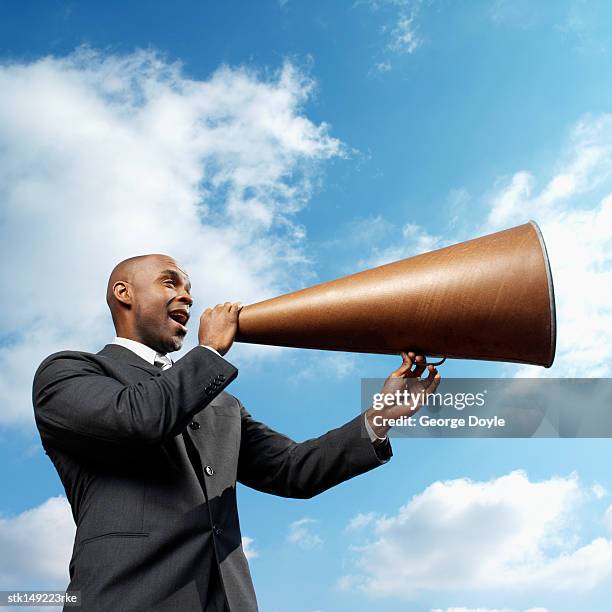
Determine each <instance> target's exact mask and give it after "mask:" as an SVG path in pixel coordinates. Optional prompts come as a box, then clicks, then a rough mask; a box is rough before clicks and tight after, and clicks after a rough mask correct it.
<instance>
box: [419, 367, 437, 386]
mask: <svg viewBox="0 0 612 612" xmlns="http://www.w3.org/2000/svg"><path fill="white" fill-rule="evenodd" d="M427 369H428V370H429V375H428V376H427V378H426V379H425V380H424V381H423V382H424V384H425V388H426V389H427V390H428V391H429V387H430V385H431V384H432V383H433V381H434V378H435V377H436V374H437V373H438V370H436V368H435V367H434V366H432V365H428V366H427Z"/></svg>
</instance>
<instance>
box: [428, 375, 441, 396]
mask: <svg viewBox="0 0 612 612" xmlns="http://www.w3.org/2000/svg"><path fill="white" fill-rule="evenodd" d="M441 380H442V377H441V376H440V374H439V373H436V375H435V376H434V379H433V382H432V383H431V385H430V386H429V387H427V393H435V392H436V389H437V388H438V385H439V384H440V381H441Z"/></svg>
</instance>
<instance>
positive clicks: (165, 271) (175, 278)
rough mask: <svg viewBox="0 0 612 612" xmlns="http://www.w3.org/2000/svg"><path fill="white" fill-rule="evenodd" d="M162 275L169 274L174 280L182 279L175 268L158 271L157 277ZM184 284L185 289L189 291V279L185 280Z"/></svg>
mask: <svg viewBox="0 0 612 612" xmlns="http://www.w3.org/2000/svg"><path fill="white" fill-rule="evenodd" d="M164 276H170V277H172V278H173V279H174V280H177V281H182V278H181V275H180V274H179V273H178V272H177V271H176V270H171V269H168V270H164V271H163V272H160V273H159V277H158V278H163V277H164ZM185 286H186V287H187V291H191V283H190V282H189V280H187V282H186V283H185Z"/></svg>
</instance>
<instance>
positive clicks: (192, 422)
mask: <svg viewBox="0 0 612 612" xmlns="http://www.w3.org/2000/svg"><path fill="white" fill-rule="evenodd" d="M189 427H190V428H191V429H194V430H195V429H200V424H199V423H198V422H197V421H191V423H189Z"/></svg>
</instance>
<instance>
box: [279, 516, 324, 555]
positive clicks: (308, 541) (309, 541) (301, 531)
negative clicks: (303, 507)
mask: <svg viewBox="0 0 612 612" xmlns="http://www.w3.org/2000/svg"><path fill="white" fill-rule="evenodd" d="M317 522H318V521H316V520H315V519H311V518H303V519H300V520H298V521H294V522H293V523H291V525H289V534H288V535H287V542H289V543H290V544H295V545H296V546H299V547H300V548H302V549H303V550H313V549H316V548H321V546H322V545H323V539H322V538H321V537H320V536H319V535H317V534H316V533H315V532H314V531H313V530H312V526H313V525H315V524H316V523H317Z"/></svg>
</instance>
